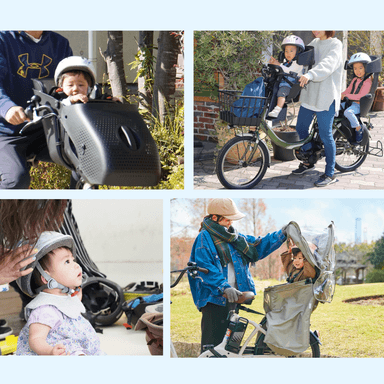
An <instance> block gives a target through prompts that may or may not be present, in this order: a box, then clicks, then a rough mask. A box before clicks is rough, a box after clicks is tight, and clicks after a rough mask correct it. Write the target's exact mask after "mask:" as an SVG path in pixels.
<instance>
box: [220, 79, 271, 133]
mask: <svg viewBox="0 0 384 384" xmlns="http://www.w3.org/2000/svg"><path fill="white" fill-rule="evenodd" d="M264 94H265V86H264V81H263V78H261V77H259V78H257V79H256V80H254V81H253V82H252V83H250V84H247V85H246V86H245V88H244V90H243V91H242V92H241V91H234V90H219V105H220V119H222V120H224V121H226V122H227V123H229V124H230V125H238V126H256V125H259V124H260V115H261V111H262V108H263V106H264V104H265V102H264V100H265V99H266V98H265V97H264Z"/></svg>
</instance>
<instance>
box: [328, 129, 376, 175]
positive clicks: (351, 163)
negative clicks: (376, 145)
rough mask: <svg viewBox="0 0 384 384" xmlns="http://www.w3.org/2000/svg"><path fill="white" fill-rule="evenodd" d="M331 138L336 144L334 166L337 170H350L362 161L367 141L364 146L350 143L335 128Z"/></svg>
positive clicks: (366, 150)
mask: <svg viewBox="0 0 384 384" xmlns="http://www.w3.org/2000/svg"><path fill="white" fill-rule="evenodd" d="M333 138H334V140H335V144H336V159H335V168H336V169H337V170H338V171H340V172H351V171H354V170H355V169H357V168H359V167H360V166H361V165H362V164H363V163H364V161H365V159H366V157H367V152H368V150H369V141H368V142H367V143H366V144H365V145H364V146H361V145H354V144H351V143H350V142H349V141H348V140H347V138H346V137H344V136H343V135H342V134H341V133H340V132H339V131H337V130H336V131H335V132H334V133H333ZM362 152H364V153H362Z"/></svg>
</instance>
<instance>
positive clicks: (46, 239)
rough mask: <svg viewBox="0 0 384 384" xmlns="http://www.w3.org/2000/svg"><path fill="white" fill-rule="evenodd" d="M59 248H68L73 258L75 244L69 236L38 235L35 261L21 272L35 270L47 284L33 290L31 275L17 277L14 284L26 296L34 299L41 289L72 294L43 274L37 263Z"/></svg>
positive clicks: (48, 233)
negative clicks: (54, 289)
mask: <svg viewBox="0 0 384 384" xmlns="http://www.w3.org/2000/svg"><path fill="white" fill-rule="evenodd" d="M60 247H68V248H69V249H70V250H71V252H72V254H73V255H74V256H75V242H74V240H73V238H72V237H71V236H68V235H63V234H61V233H59V232H43V233H42V234H41V235H40V237H39V239H38V240H37V243H36V245H35V248H36V249H37V253H36V254H35V255H34V256H35V257H36V260H34V261H32V263H31V264H29V265H27V266H26V267H25V268H23V270H24V269H28V268H33V269H35V268H37V269H38V271H39V272H40V273H41V275H42V276H44V278H45V279H46V280H47V281H48V283H47V284H46V285H44V286H42V287H39V288H38V289H34V288H33V287H32V286H31V279H32V273H29V274H28V275H26V276H22V277H19V278H18V279H17V280H16V283H17V285H18V286H19V287H20V289H21V290H22V291H23V292H24V293H25V294H26V295H28V296H30V297H35V296H37V294H38V293H39V292H40V291H41V290H42V289H45V288H50V289H52V288H61V290H62V291H63V292H64V293H73V290H71V289H70V288H68V287H64V286H63V285H62V284H60V283H58V282H57V281H56V280H55V279H53V278H52V277H51V276H49V275H48V274H47V273H46V272H44V271H43V269H42V267H41V265H40V263H39V260H41V259H42V258H43V257H44V256H45V255H46V254H47V253H49V252H51V251H53V250H54V249H57V248H60Z"/></svg>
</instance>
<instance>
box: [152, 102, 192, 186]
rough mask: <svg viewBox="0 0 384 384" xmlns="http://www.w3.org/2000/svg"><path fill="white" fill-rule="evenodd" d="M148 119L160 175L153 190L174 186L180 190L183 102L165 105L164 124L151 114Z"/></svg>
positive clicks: (182, 176)
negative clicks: (172, 105) (158, 182)
mask: <svg viewBox="0 0 384 384" xmlns="http://www.w3.org/2000/svg"><path fill="white" fill-rule="evenodd" d="M149 119H150V131H151V134H152V137H153V138H154V140H155V142H156V144H157V147H158V149H159V154H160V163H161V174H162V182H161V183H160V184H159V185H158V186H156V187H155V188H156V189H163V188H164V189H168V188H170V187H171V185H174V184H176V185H178V186H179V188H176V189H180V188H182V187H183V184H184V182H183V179H184V166H182V165H180V164H179V163H180V162H181V160H182V159H183V157H184V102H183V101H182V100H179V101H177V102H176V104H175V106H174V107H171V106H170V105H167V112H166V116H165V118H164V122H161V121H160V119H158V118H155V117H154V116H153V115H151V114H150V115H149ZM174 173H175V175H173V174H174ZM172 175H173V176H172ZM171 188H172V187H171Z"/></svg>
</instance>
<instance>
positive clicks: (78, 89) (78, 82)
mask: <svg viewBox="0 0 384 384" xmlns="http://www.w3.org/2000/svg"><path fill="white" fill-rule="evenodd" d="M62 88H63V92H64V93H65V94H66V95H67V96H75V95H85V96H87V94H88V82H87V80H86V79H85V77H84V75H83V74H82V73H80V74H71V73H68V74H67V76H66V77H65V78H64V80H63V86H62Z"/></svg>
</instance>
